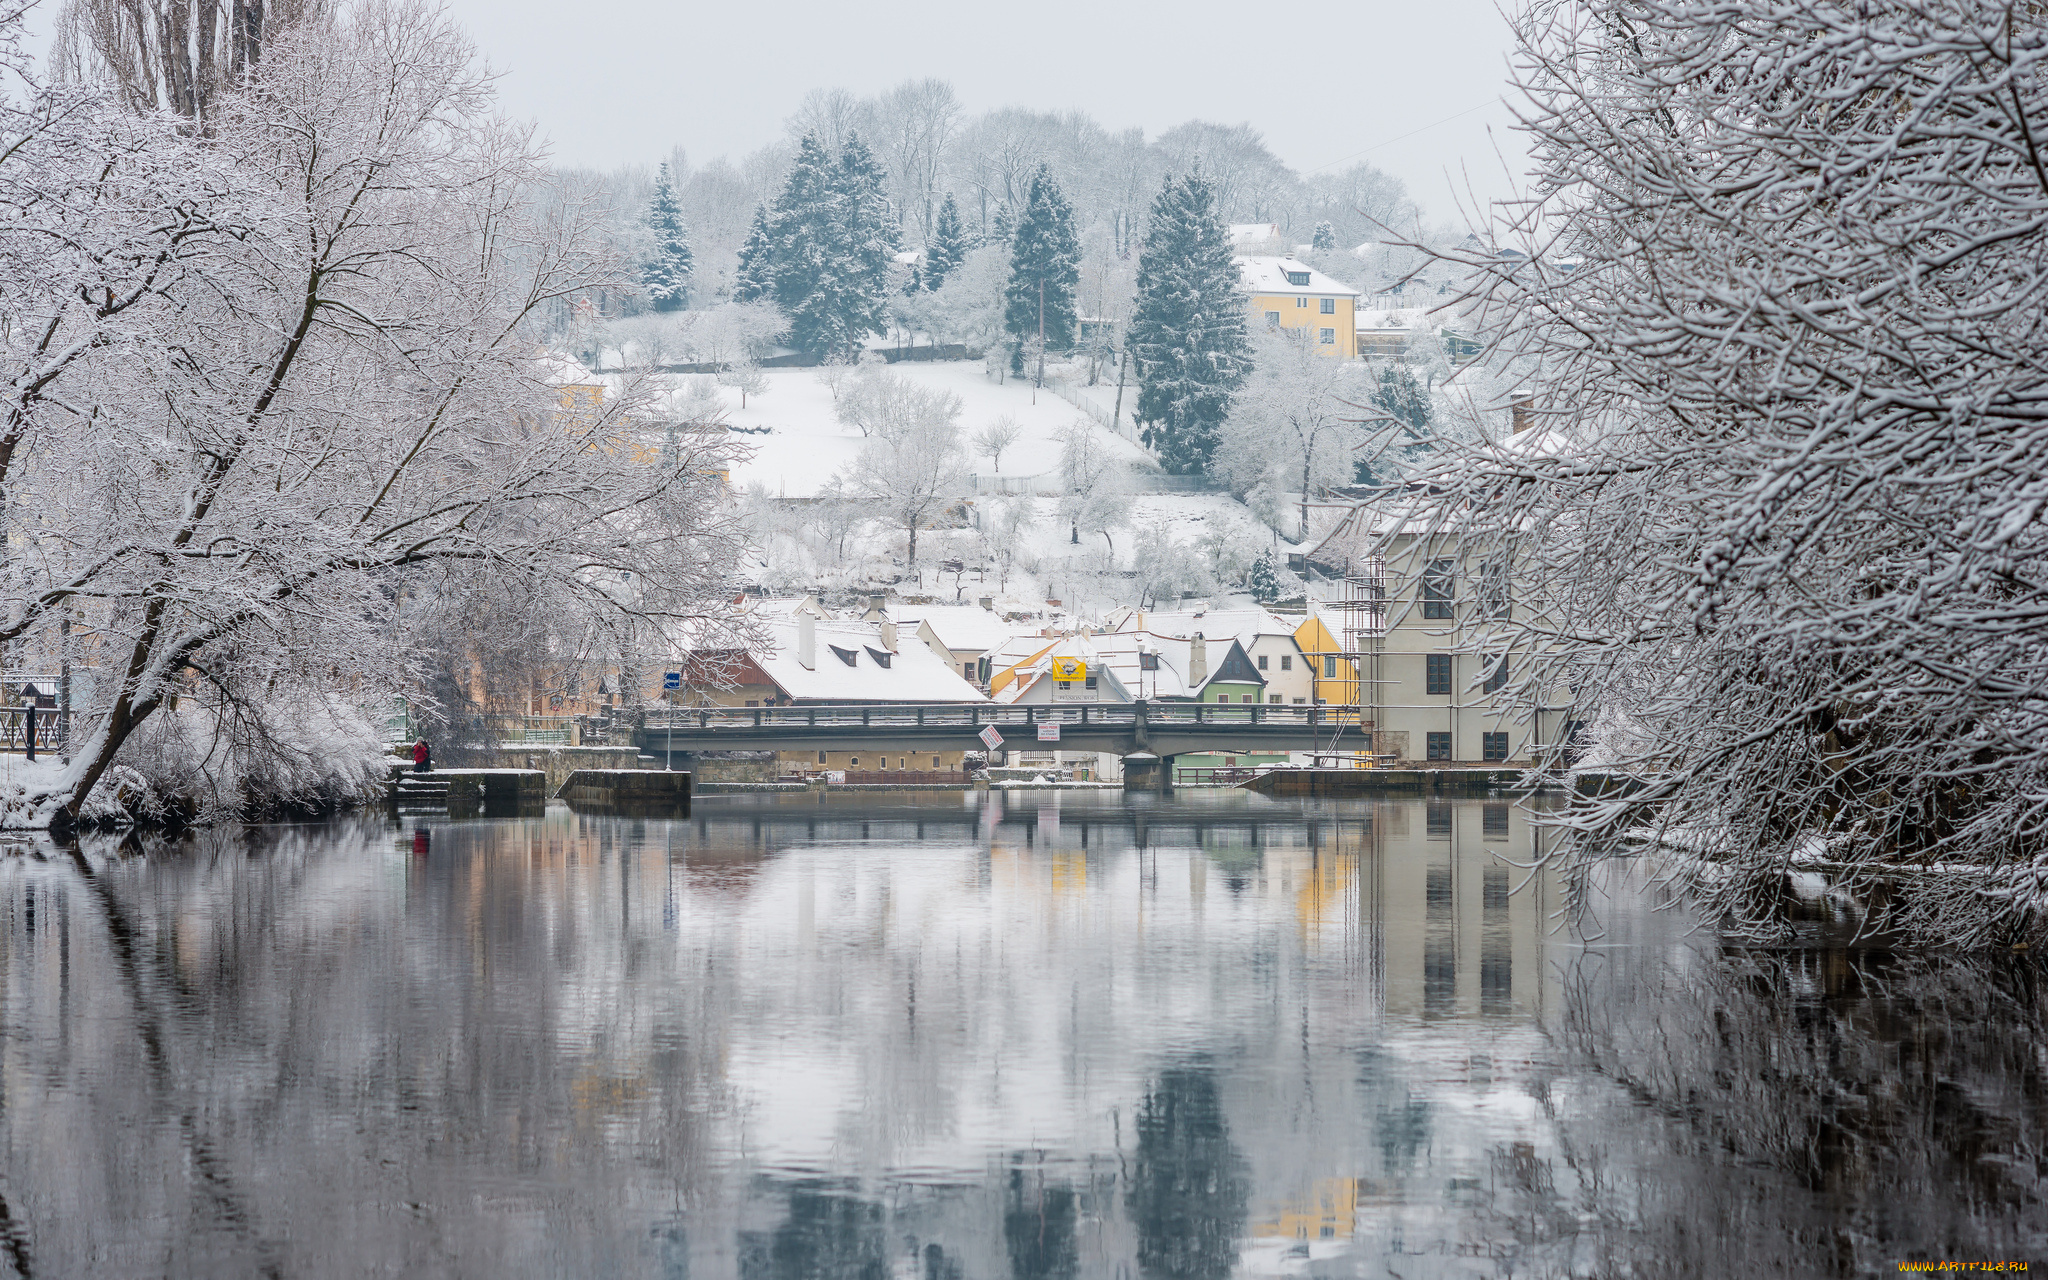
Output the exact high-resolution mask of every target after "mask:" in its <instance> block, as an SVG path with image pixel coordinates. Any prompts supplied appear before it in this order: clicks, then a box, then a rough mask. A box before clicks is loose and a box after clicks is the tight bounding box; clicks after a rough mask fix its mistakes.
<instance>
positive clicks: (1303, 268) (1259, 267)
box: [1231, 257, 1358, 298]
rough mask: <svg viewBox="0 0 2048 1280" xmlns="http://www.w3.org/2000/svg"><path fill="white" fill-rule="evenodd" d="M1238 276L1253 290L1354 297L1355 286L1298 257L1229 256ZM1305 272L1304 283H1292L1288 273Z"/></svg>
mask: <svg viewBox="0 0 2048 1280" xmlns="http://www.w3.org/2000/svg"><path fill="white" fill-rule="evenodd" d="M1231 261H1233V262H1235V263H1236V264H1237V272H1238V277H1239V279H1241V280H1243V281H1244V286H1245V288H1247V289H1249V290H1251V291H1252V292H1253V293H1301V294H1311V295H1315V296H1319V297H1320V296H1324V295H1336V296H1339V297H1345V298H1355V297H1357V296H1358V290H1356V289H1354V288H1352V287H1351V286H1350V285H1348V284H1345V283H1343V282H1342V281H1340V280H1333V279H1331V278H1330V277H1329V276H1326V275H1324V274H1323V273H1322V272H1320V271H1318V270H1316V269H1315V268H1314V267H1311V266H1310V265H1308V264H1307V263H1306V262H1303V261H1301V259H1299V258H1253V257H1245V258H1233V259H1231ZM1290 275H1293V276H1307V277H1308V283H1307V284H1294V283H1292V282H1290V281H1289V279H1288V277H1289V276H1290Z"/></svg>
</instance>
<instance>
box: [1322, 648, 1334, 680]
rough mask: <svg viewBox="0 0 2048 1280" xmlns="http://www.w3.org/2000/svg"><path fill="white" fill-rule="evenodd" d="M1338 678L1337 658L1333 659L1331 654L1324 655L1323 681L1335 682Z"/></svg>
mask: <svg viewBox="0 0 2048 1280" xmlns="http://www.w3.org/2000/svg"><path fill="white" fill-rule="evenodd" d="M1336 678H1337V659H1336V658H1334V657H1331V656H1330V655H1329V654H1324V655H1323V679H1325V680H1335V679H1336Z"/></svg>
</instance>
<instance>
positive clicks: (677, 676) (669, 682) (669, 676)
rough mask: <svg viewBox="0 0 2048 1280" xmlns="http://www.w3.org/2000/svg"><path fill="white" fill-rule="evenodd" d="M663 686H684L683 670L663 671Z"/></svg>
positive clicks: (670, 687)
mask: <svg viewBox="0 0 2048 1280" xmlns="http://www.w3.org/2000/svg"><path fill="white" fill-rule="evenodd" d="M661 687H662V688H664V689H680V688H682V687H683V673H682V672H680V671H668V672H664V673H662V677H661Z"/></svg>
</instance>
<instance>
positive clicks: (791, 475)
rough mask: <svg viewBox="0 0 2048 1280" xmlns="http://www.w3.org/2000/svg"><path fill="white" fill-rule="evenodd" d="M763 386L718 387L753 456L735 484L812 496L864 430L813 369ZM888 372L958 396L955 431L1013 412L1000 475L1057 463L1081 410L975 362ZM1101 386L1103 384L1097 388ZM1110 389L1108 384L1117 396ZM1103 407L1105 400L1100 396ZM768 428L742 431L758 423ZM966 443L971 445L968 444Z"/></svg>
mask: <svg viewBox="0 0 2048 1280" xmlns="http://www.w3.org/2000/svg"><path fill="white" fill-rule="evenodd" d="M764 372H765V373H766V375H767V378H768V390H767V392H766V393H764V394H762V395H750V396H748V397H747V407H746V408H744V409H742V408H740V395H739V392H737V391H734V390H732V389H730V388H725V387H721V388H719V392H720V394H721V395H722V396H723V397H724V400H725V404H726V409H727V415H726V420H727V421H728V422H729V423H730V424H731V425H733V426H734V427H737V428H741V429H742V433H741V434H740V435H739V436H738V439H739V441H740V442H741V443H742V444H747V445H751V446H754V456H753V457H752V458H751V459H749V460H748V461H746V462H744V463H742V464H740V466H739V467H738V468H736V469H735V470H734V473H733V483H734V484H735V485H736V486H738V487H740V488H742V489H745V488H747V487H749V486H751V485H754V484H759V485H761V486H762V487H763V488H765V489H767V491H768V492H769V493H771V494H774V495H775V496H777V497H784V498H802V497H809V496H810V495H811V494H814V493H816V492H817V491H818V489H819V487H820V486H822V485H823V484H824V483H825V482H826V481H828V480H830V479H831V478H832V475H833V473H834V472H837V471H840V470H842V469H844V468H846V467H848V466H850V465H851V464H852V462H853V460H854V457H855V456H856V455H857V454H858V453H859V452H860V446H861V440H862V438H863V437H862V436H861V434H860V431H859V430H858V429H856V428H854V427H849V426H845V425H842V424H841V423H840V421H839V420H838V418H836V417H835V416H834V414H833V399H832V392H831V389H830V388H829V387H827V386H826V385H825V383H824V382H823V381H822V380H821V379H820V378H819V376H818V375H819V371H818V370H816V369H768V370H765V371H764ZM891 372H893V373H896V374H898V375H900V376H902V377H904V378H908V379H910V380H911V381H913V382H916V383H918V384H919V385H920V386H927V387H940V388H943V389H945V390H947V391H950V392H952V393H954V394H955V395H957V396H959V397H960V400H961V413H960V430H961V434H962V436H963V437H965V438H967V439H970V440H971V439H972V438H973V436H974V435H975V434H976V433H977V432H979V431H980V430H981V429H982V428H983V427H985V426H987V425H988V424H989V423H990V422H992V421H993V420H995V419H996V418H998V417H1001V416H1002V415H1004V414H1009V415H1010V416H1012V417H1014V418H1016V419H1017V421H1018V422H1019V423H1020V424H1022V426H1023V428H1024V435H1023V438H1022V439H1020V440H1018V441H1017V443H1016V444H1014V445H1012V446H1010V448H1008V449H1006V450H1004V451H1003V460H1002V470H1001V474H1003V475H1017V476H1032V475H1039V474H1042V473H1044V472H1047V471H1051V470H1052V469H1053V468H1054V467H1056V466H1058V464H1059V454H1060V445H1059V440H1058V434H1059V432H1060V431H1062V430H1063V429H1065V428H1066V427H1067V425H1068V424H1069V423H1072V422H1074V421H1075V420H1076V419H1085V418H1086V415H1085V414H1083V413H1082V411H1081V410H1079V409H1077V408H1075V407H1074V406H1073V405H1071V404H1069V403H1067V402H1066V401H1065V400H1062V399H1060V398H1059V397H1058V396H1056V395H1054V394H1053V393H1052V392H1051V391H1049V390H1040V391H1039V392H1038V394H1037V403H1036V404H1033V403H1032V399H1033V396H1032V389H1031V383H1030V380H1029V379H1024V378H1013V379H1008V380H1006V381H1005V382H1004V383H1003V384H1001V385H997V384H996V383H995V382H994V381H992V380H990V378H989V377H988V375H987V374H986V373H984V372H983V370H982V365H981V362H980V361H964V360H963V361H946V362H934V363H931V364H900V365H895V366H892V368H891ZM693 377H695V378H700V379H701V380H702V381H704V382H707V383H708V382H710V381H711V379H710V378H709V376H708V375H695V374H679V375H673V376H671V377H670V378H669V382H670V383H671V384H673V385H676V386H678V387H680V386H681V385H682V384H683V382H684V380H686V379H688V378H693ZM1094 390H1095V391H1096V392H1099V391H1100V390H1101V388H1095V389H1094ZM1115 390H1116V389H1115V388H1114V387H1113V386H1112V387H1111V388H1109V391H1110V394H1111V395H1112V396H1114V394H1115ZM1135 399H1136V392H1135V391H1134V390H1132V389H1128V388H1127V389H1126V392H1125V406H1124V407H1125V410H1126V412H1128V411H1129V409H1130V406H1131V404H1132V403H1134V402H1135ZM1104 407H1105V409H1107V407H1108V406H1107V404H1106V403H1105V406H1104ZM762 427H766V428H768V429H769V432H768V434H766V435H755V434H747V432H752V431H756V430H758V429H759V428H762ZM1095 432H1096V434H1097V435H1098V436H1100V437H1101V438H1102V439H1103V440H1104V441H1106V442H1107V447H1108V450H1109V452H1110V453H1111V454H1112V455H1113V456H1116V457H1120V458H1126V459H1128V460H1129V461H1131V462H1133V463H1136V464H1138V465H1139V466H1142V467H1145V468H1147V469H1150V470H1157V466H1156V464H1154V463H1153V462H1152V461H1151V459H1150V457H1149V456H1148V455H1147V454H1146V452H1145V451H1144V450H1143V449H1141V448H1139V447H1138V446H1137V445H1135V444H1133V443H1131V442H1130V441H1129V440H1126V439H1124V438H1122V437H1121V436H1118V435H1115V434H1113V433H1112V432H1110V431H1109V430H1108V429H1107V428H1104V427H1101V426H1096V427H1095ZM970 447H971V446H970ZM972 469H973V471H974V472H975V474H977V475H994V474H997V472H996V467H995V464H994V463H993V462H992V461H991V460H990V459H989V458H988V457H987V455H985V454H984V455H977V456H976V457H975V458H974V462H973V467H972Z"/></svg>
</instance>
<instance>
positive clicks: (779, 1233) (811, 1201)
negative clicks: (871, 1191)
mask: <svg viewBox="0 0 2048 1280" xmlns="http://www.w3.org/2000/svg"><path fill="white" fill-rule="evenodd" d="M888 1276H889V1261H888V1242H887V1240H886V1238H885V1237H884V1235H883V1231H882V1209H881V1206H880V1205H877V1204H876V1203H874V1202H873V1201H872V1200H867V1199H863V1198H862V1197H860V1196H858V1195H855V1194H854V1193H853V1192H852V1191H851V1189H850V1188H846V1187H839V1186H834V1185H833V1184H831V1183H827V1182H802V1183H798V1184H796V1185H795V1186H793V1187H791V1188H790V1189H789V1216H788V1217H787V1218H785V1219H784V1220H783V1223H782V1225H781V1226H779V1227H777V1228H775V1230H774V1231H773V1232H769V1233H762V1232H755V1231H743V1232H741V1233H740V1277H741V1280H888Z"/></svg>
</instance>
